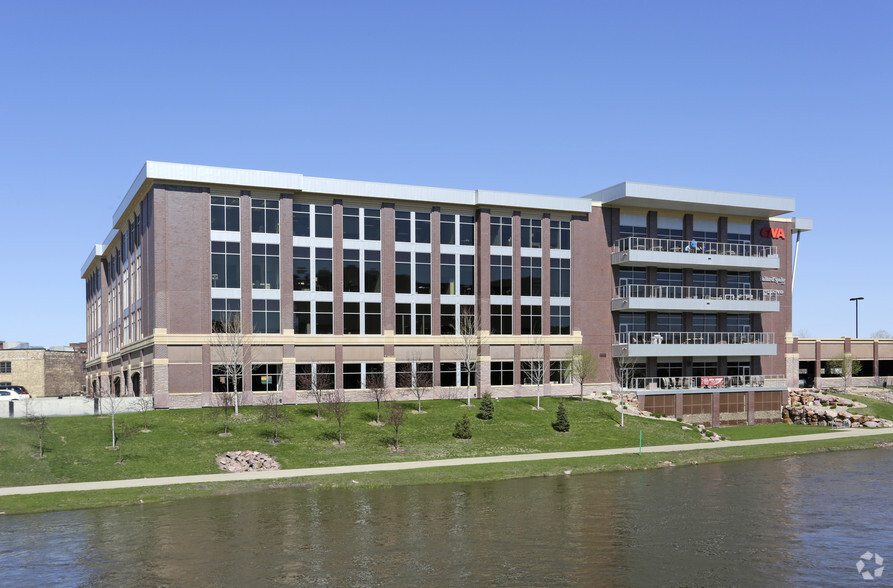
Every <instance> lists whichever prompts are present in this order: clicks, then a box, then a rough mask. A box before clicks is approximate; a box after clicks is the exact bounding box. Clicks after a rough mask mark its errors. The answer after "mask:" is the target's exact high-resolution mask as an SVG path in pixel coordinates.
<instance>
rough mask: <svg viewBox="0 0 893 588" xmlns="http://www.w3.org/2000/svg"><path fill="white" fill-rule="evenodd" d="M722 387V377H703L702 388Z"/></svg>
mask: <svg viewBox="0 0 893 588" xmlns="http://www.w3.org/2000/svg"><path fill="white" fill-rule="evenodd" d="M717 386H722V376H703V377H702V378H701V387H702V388H716V387H717Z"/></svg>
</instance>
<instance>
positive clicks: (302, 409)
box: [297, 404, 324, 418]
mask: <svg viewBox="0 0 893 588" xmlns="http://www.w3.org/2000/svg"><path fill="white" fill-rule="evenodd" d="M297 412H298V414H299V415H300V416H302V417H308V418H312V417H315V416H316V405H315V404H302V405H299V406H298V407H297ZM320 412H324V411H322V410H320Z"/></svg>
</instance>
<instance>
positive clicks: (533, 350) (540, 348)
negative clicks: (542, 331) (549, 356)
mask: <svg viewBox="0 0 893 588" xmlns="http://www.w3.org/2000/svg"><path fill="white" fill-rule="evenodd" d="M526 351H527V356H528V357H527V359H525V360H524V361H523V362H521V377H522V378H523V379H524V383H525V384H532V385H534V386H536V410H542V407H541V406H540V395H541V394H540V393H541V391H542V387H543V384H544V383H545V381H546V361H545V355H546V353H545V345H543V338H542V337H537V338H536V339H535V340H534V343H533V345H528V346H527V350H526Z"/></svg>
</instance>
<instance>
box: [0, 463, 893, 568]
mask: <svg viewBox="0 0 893 588" xmlns="http://www.w3.org/2000/svg"><path fill="white" fill-rule="evenodd" d="M891 472H893V448H884V449H872V450H864V451H850V452H837V453H826V454H819V455H810V456H804V457H795V458H788V459H777V460H762V461H748V462H738V463H726V464H710V465H703V466H697V467H683V468H665V469H661V470H652V471H643V472H620V473H607V474H596V475H585V476H565V477H558V478H536V479H524V480H510V481H501V482H492V483H471V484H450V485H436V486H410V487H400V488H386V489H374V490H368V489H338V490H331V489H327V490H323V489H281V490H270V491H263V492H255V493H250V494H242V495H237V496H223V497H216V498H200V499H198V498H197V499H194V500H182V501H177V502H173V503H170V504H164V505H161V504H152V505H141V506H135V507H124V508H105V509H94V510H83V511H69V512H59V513H49V514H38V515H19V516H6V517H0V585H3V586H6V585H8V586H294V585H317V586H413V585H438V586H465V585H467V586H482V585H496V586H546V585H549V586H552V585H559V586H560V585H586V586H599V585H628V586H676V585H698V586H723V585H741V586H781V585H784V586H790V585H800V586H802V585H822V586H852V585H865V586H877V585H891V584H893V498H891V496H890V492H891V486H890V482H891ZM867 551H868V552H872V553H873V554H874V553H876V554H878V555H880V556H882V557H884V558H889V561H890V563H891V566H889V571H888V572H886V574H882V575H881V577H879V578H876V579H874V580H872V581H866V580H863V579H862V578H861V576H860V574H859V572H858V571H857V569H856V564H857V562H858V560H859V558H860V556H861V555H862V554H864V553H865V552H867ZM867 564H868V565H866V566H865V567H864V570H867V571H873V570H875V569H876V568H877V567H878V566H877V564H876V563H875V561H874V559H872V561H871V562H867Z"/></svg>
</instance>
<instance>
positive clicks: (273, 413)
mask: <svg viewBox="0 0 893 588" xmlns="http://www.w3.org/2000/svg"><path fill="white" fill-rule="evenodd" d="M277 396H278V395H277V394H268V395H267V397H266V398H264V401H263V403H262V404H261V408H260V418H261V420H262V421H264V422H267V423H272V424H273V438H272V439H270V443H272V444H273V445H276V444H277V443H279V424H280V423H284V422H286V421H288V418H289V415H288V413H287V412H285V406H284V405H283V404H282V398H278V397H277Z"/></svg>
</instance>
